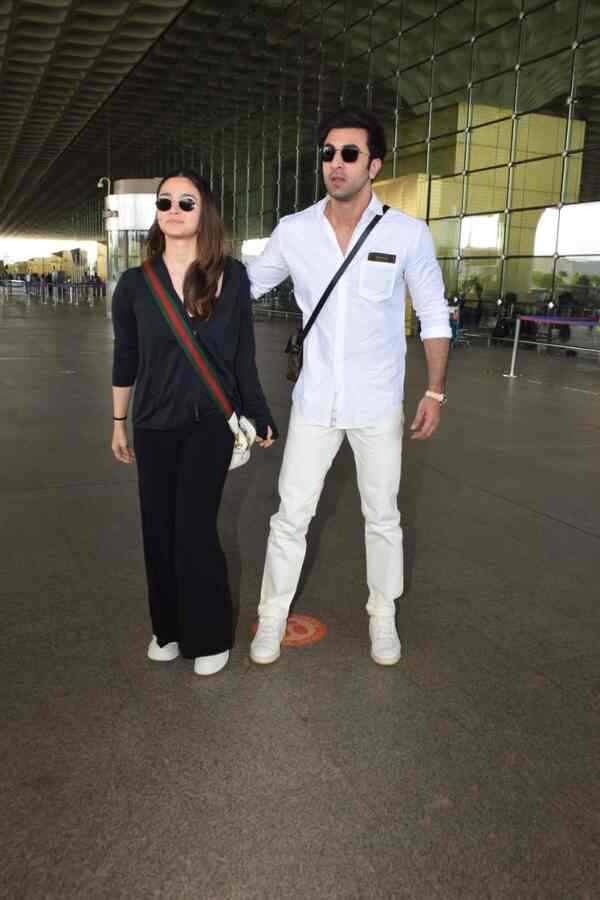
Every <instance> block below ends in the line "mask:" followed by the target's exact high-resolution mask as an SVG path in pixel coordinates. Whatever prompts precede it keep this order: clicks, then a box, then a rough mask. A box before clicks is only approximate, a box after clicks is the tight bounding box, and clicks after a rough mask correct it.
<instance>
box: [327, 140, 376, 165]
mask: <svg viewBox="0 0 600 900" xmlns="http://www.w3.org/2000/svg"><path fill="white" fill-rule="evenodd" d="M338 150H339V151H340V153H341V154H342V159H343V160H344V162H345V163H354V162H356V160H357V159H358V157H359V156H360V154H361V153H364V154H365V156H368V155H369V154H368V153H366V152H365V151H364V150H361V149H360V148H359V147H357V146H356V144H344V146H343V147H334V146H333V144H323V146H322V147H321V161H322V162H327V163H329V162H333V160H334V159H335V154H336V153H337V151H338Z"/></svg>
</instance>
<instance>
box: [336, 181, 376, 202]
mask: <svg viewBox="0 0 600 900" xmlns="http://www.w3.org/2000/svg"><path fill="white" fill-rule="evenodd" d="M369 181H370V179H369V178H367V180H366V181H363V183H362V184H358V185H356V184H354V185H348V184H346V183H344V184H341V185H340V186H339V187H335V186H334V185H333V184H332V183H331V180H330V179H325V187H326V188H327V193H328V194H329V196H330V197H333V199H334V200H341V201H344V200H354V198H355V197H356V195H357V194H360V192H361V191H362V190H363V188H364V186H365V185H366V184H368V183H369Z"/></svg>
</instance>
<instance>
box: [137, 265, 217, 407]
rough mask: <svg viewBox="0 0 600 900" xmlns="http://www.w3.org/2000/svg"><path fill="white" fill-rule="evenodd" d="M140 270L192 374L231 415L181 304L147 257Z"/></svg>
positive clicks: (215, 375) (214, 373) (212, 370)
mask: <svg viewBox="0 0 600 900" xmlns="http://www.w3.org/2000/svg"><path fill="white" fill-rule="evenodd" d="M142 270H143V273H144V278H145V279H146V284H147V285H148V287H149V288H150V293H151V294H152V296H153V297H154V299H155V300H156V303H157V305H158V308H159V309H160V311H161V313H162V314H163V316H164V318H165V320H166V322H167V324H168V325H169V326H170V328H171V330H172V331H173V334H174V335H175V337H176V338H177V340H178V342H179V345H180V347H181V349H182V350H183V352H184V353H185V355H186V356H187V358H188V360H189V361H190V363H191V365H192V367H193V369H194V370H195V372H196V374H197V375H198V376H199V377H200V378H201V379H202V381H203V382H204V384H205V385H206V387H207V388H208V392H209V394H210V395H211V397H212V398H213V400H214V401H215V403H216V404H217V406H218V407H219V409H221V410H222V411H223V413H224V415H225V418H226V419H228V420H229V419H230V418H231V415H232V414H233V407H232V405H231V403H230V402H229V400H228V399H227V396H226V394H225V391H224V390H223V387H222V385H221V382H220V380H219V376H218V375H217V373H216V372H215V370H214V368H213V367H212V365H211V364H210V362H209V360H208V358H207V357H206V354H205V353H204V351H203V350H202V347H201V346H200V344H199V343H198V342H197V341H196V340H195V338H194V335H193V332H192V330H191V328H190V324H189V322H188V315H187V312H186V311H185V308H184V306H183V304H182V303H180V302H179V301H178V300H176V299H175V298H174V297H173V296H171V294H170V293H169V291H168V290H167V289H166V288H165V286H164V284H163V283H162V282H161V280H160V278H159V277H158V274H157V273H156V270H155V268H154V266H153V265H152V262H151V260H149V259H147V260H146V261H145V262H144V265H143V266H142Z"/></svg>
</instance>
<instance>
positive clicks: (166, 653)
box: [148, 634, 179, 662]
mask: <svg viewBox="0 0 600 900" xmlns="http://www.w3.org/2000/svg"><path fill="white" fill-rule="evenodd" d="M178 656H179V644H178V643H177V642H176V641H171V643H170V644H165V646H164V647H159V645H158V641H157V640H156V635H154V634H153V635H152V640H151V641H150V643H149V644H148V659H153V660H154V662H171V660H172V659H177V657H178Z"/></svg>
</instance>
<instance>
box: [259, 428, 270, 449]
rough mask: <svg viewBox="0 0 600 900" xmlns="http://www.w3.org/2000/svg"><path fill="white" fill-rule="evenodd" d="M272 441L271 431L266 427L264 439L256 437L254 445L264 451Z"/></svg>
mask: <svg viewBox="0 0 600 900" xmlns="http://www.w3.org/2000/svg"><path fill="white" fill-rule="evenodd" d="M273 440H274V438H273V431H272V429H271V426H270V425H269V426H268V427H267V436H266V438H261V437H259V436H258V435H256V443H257V444H258V446H259V447H263V448H264V449H266V448H267V447H270V446H271V444H272V443H273Z"/></svg>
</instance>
